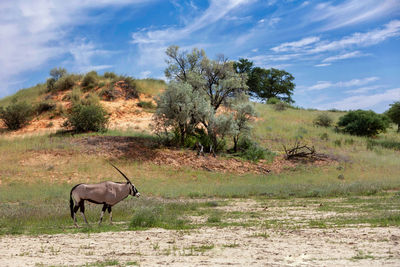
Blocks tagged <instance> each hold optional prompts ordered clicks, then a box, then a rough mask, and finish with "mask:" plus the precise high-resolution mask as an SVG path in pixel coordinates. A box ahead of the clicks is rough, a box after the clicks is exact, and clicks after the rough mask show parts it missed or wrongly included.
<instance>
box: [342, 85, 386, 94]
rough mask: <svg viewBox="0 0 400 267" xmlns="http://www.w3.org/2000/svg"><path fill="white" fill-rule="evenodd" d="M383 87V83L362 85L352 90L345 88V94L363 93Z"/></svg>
mask: <svg viewBox="0 0 400 267" xmlns="http://www.w3.org/2000/svg"><path fill="white" fill-rule="evenodd" d="M383 87H384V86H383V85H373V86H364V87H360V88H357V89H353V90H347V91H346V94H363V93H367V92H369V91H373V90H376V89H379V88H383Z"/></svg>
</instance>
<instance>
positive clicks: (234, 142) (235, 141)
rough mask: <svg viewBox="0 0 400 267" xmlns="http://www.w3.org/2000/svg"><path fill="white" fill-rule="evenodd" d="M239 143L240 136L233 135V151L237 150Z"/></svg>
mask: <svg viewBox="0 0 400 267" xmlns="http://www.w3.org/2000/svg"><path fill="white" fill-rule="evenodd" d="M237 143H238V138H237V137H233V152H235V153H236V152H237Z"/></svg>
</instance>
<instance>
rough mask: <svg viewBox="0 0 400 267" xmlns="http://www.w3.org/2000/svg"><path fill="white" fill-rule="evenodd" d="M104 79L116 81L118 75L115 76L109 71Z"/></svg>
mask: <svg viewBox="0 0 400 267" xmlns="http://www.w3.org/2000/svg"><path fill="white" fill-rule="evenodd" d="M103 77H104V78H106V79H113V80H114V79H116V78H117V77H118V75H117V74H115V73H114V72H109V71H107V72H104V74H103Z"/></svg>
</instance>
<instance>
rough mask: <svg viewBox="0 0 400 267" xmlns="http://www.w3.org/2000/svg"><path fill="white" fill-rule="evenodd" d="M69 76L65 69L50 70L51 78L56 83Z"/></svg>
mask: <svg viewBox="0 0 400 267" xmlns="http://www.w3.org/2000/svg"><path fill="white" fill-rule="evenodd" d="M66 74H67V70H66V69H64V68H52V69H51V70H50V76H51V77H52V78H53V79H54V81H58V80H59V79H60V78H61V77H63V76H65V75H66Z"/></svg>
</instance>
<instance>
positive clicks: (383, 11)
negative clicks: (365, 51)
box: [305, 0, 400, 30]
mask: <svg viewBox="0 0 400 267" xmlns="http://www.w3.org/2000/svg"><path fill="white" fill-rule="evenodd" d="M399 10H400V5H399V2H398V0H380V1H376V0H362V1H360V0H348V1H344V2H343V3H340V4H338V5H332V4H331V3H330V2H327V3H321V4H318V5H316V6H315V8H314V10H313V11H312V12H311V13H310V14H309V15H308V16H306V17H305V19H306V20H307V21H312V22H319V23H321V22H325V25H324V26H322V30H332V29H337V28H341V27H344V26H349V25H353V24H357V23H361V22H365V21H372V20H374V19H378V18H382V17H386V16H388V15H390V14H394V13H395V12H398V11H399Z"/></svg>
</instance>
